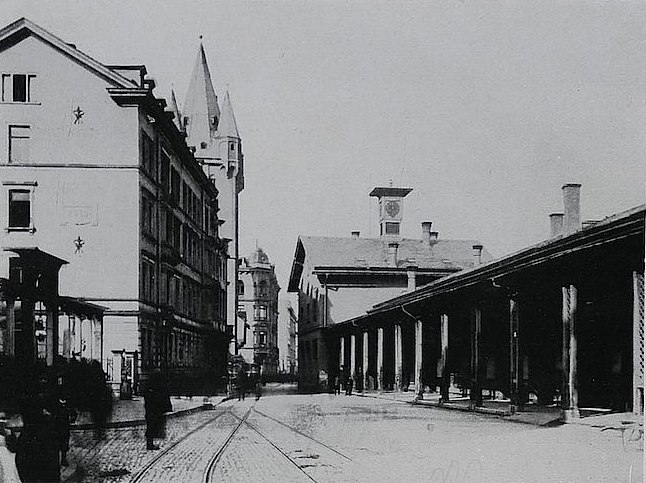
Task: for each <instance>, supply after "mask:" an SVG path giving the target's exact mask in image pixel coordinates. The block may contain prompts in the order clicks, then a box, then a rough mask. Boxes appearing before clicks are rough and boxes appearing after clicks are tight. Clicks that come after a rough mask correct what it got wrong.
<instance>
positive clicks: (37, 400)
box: [16, 374, 61, 483]
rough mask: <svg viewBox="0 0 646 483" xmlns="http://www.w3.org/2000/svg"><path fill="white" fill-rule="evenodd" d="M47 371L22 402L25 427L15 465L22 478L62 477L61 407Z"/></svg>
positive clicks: (52, 479) (36, 480)
mask: <svg viewBox="0 0 646 483" xmlns="http://www.w3.org/2000/svg"><path fill="white" fill-rule="evenodd" d="M53 392H54V391H53V390H52V387H51V385H50V384H49V380H48V377H47V375H46V374H40V375H39V376H38V378H37V383H36V387H35V390H34V391H33V394H32V395H31V397H28V398H26V400H25V401H24V402H23V403H22V405H21V416H22V423H23V428H22V431H21V432H20V436H19V438H18V443H17V448H16V467H17V469H18V475H19V476H20V479H21V480H22V481H23V482H29V483H32V482H33V483H39V482H43V483H44V482H47V483H52V482H54V483H58V482H59V481H60V472H61V467H60V459H59V457H60V449H61V448H60V437H59V427H58V421H59V418H60V417H61V414H60V412H61V408H60V407H59V403H58V398H56V397H55V395H54V394H53Z"/></svg>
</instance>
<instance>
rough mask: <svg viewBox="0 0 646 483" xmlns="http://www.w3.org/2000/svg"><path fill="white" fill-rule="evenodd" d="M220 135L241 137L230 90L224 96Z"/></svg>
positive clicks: (218, 134)
mask: <svg viewBox="0 0 646 483" xmlns="http://www.w3.org/2000/svg"><path fill="white" fill-rule="evenodd" d="M217 136H218V137H230V138H237V139H240V135H239V134H238V125H237V124H236V117H235V116H234V114H233V106H232V105H231V98H230V97H229V91H227V93H226V94H225V96H224V100H223V101H222V116H221V117H220V123H219V124H218V133H217Z"/></svg>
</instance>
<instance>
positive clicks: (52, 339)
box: [45, 302, 58, 366]
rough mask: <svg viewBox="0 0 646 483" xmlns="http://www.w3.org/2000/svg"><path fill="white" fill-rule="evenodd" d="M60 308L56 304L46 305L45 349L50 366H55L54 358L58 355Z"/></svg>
mask: <svg viewBox="0 0 646 483" xmlns="http://www.w3.org/2000/svg"><path fill="white" fill-rule="evenodd" d="M57 309H58V307H57V306H56V304H54V303H51V302H50V303H48V304H47V305H46V312H45V317H46V319H45V349H46V362H47V365H48V366H51V365H53V364H54V357H55V356H56V355H57V354H58V310H57Z"/></svg>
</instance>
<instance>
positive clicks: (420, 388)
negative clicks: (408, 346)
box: [415, 319, 424, 399]
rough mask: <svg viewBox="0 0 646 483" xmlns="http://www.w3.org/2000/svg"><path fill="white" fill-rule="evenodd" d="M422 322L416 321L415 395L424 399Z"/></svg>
mask: <svg viewBox="0 0 646 483" xmlns="http://www.w3.org/2000/svg"><path fill="white" fill-rule="evenodd" d="M422 354H423V351H422V321H421V320H419V319H418V320H416V321H415V395H416V397H417V398H418V399H424V384H423V383H422Z"/></svg>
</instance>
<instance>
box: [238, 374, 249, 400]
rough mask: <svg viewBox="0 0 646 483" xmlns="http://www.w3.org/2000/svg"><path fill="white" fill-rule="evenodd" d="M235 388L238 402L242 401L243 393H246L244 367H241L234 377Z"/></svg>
mask: <svg viewBox="0 0 646 483" xmlns="http://www.w3.org/2000/svg"><path fill="white" fill-rule="evenodd" d="M236 387H237V389H238V401H240V400H242V401H244V397H245V393H246V392H247V373H246V372H245V370H244V367H241V368H240V370H239V371H238V376H237V377H236Z"/></svg>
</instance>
